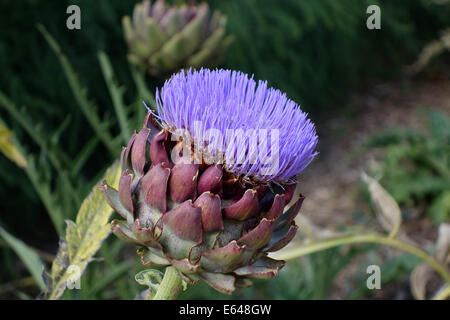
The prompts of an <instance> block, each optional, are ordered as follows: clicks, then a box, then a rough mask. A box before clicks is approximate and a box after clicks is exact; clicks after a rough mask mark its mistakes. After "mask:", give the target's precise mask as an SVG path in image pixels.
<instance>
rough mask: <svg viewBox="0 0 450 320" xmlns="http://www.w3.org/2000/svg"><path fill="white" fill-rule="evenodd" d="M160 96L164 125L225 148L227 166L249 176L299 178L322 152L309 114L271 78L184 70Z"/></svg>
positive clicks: (216, 148)
mask: <svg viewBox="0 0 450 320" xmlns="http://www.w3.org/2000/svg"><path fill="white" fill-rule="evenodd" d="M156 101H157V109H158V115H157V116H156V118H157V120H158V122H159V123H160V125H161V126H162V127H163V128H165V129H167V130H169V131H171V132H172V133H174V132H175V131H176V130H177V129H184V130H186V132H188V134H189V135H190V137H191V139H193V142H194V145H197V146H199V149H201V150H203V149H205V148H206V147H207V149H208V150H209V151H210V154H212V155H216V156H217V155H220V154H221V153H222V154H223V155H224V156H223V157H222V158H221V159H223V166H224V168H225V169H226V170H227V171H229V172H231V173H233V174H235V175H237V176H240V177H242V178H244V179H248V180H249V181H257V182H275V183H281V184H283V183H289V182H294V181H295V177H296V175H297V174H298V173H300V172H301V171H302V170H303V169H305V167H306V166H307V165H308V164H309V163H310V162H311V161H312V160H313V159H314V157H315V156H316V155H317V152H315V148H316V145H317V141H318V137H317V134H316V130H315V127H314V124H313V123H312V122H311V121H310V120H309V119H308V118H307V114H306V113H304V112H303V111H302V110H301V109H300V107H299V106H298V105H297V104H296V103H295V102H294V101H292V100H290V99H288V98H287V97H286V94H284V93H282V92H281V91H279V90H276V89H273V88H270V87H268V86H267V81H258V82H256V81H255V80H253V77H249V76H248V75H247V74H245V73H242V72H239V71H231V70H209V69H201V70H198V71H194V70H189V71H181V72H179V73H177V74H174V75H173V76H172V77H171V78H170V79H169V80H167V81H166V82H165V83H164V86H163V87H162V89H161V90H160V91H159V90H157V91H156ZM210 129H214V130H210ZM238 129H242V131H239V130H238ZM261 129H267V131H264V130H261ZM208 130H209V131H208ZM242 132H244V133H247V135H243V134H241V133H242ZM208 133H209V134H210V135H208ZM231 133H234V134H236V137H237V140H232V138H230V137H233V136H232V135H231ZM211 134H212V136H214V138H212V139H211V140H208V137H212V136H211ZM277 136H278V138H277ZM214 139H215V140H214ZM253 139H255V140H253ZM205 141H207V142H206V143H205ZM255 141H257V142H256V144H251V143H250V142H255ZM233 142H234V143H233ZM252 146H253V147H252ZM254 146H257V147H256V148H255V147H254ZM264 146H266V148H264ZM271 150H272V151H271ZM219 158H220V157H219Z"/></svg>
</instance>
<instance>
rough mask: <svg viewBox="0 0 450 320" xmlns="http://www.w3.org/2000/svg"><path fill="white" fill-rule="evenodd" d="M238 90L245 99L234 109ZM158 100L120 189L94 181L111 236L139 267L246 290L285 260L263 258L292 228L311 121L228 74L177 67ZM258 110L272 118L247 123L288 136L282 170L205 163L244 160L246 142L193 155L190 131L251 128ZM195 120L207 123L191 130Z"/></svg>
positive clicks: (310, 151)
mask: <svg viewBox="0 0 450 320" xmlns="http://www.w3.org/2000/svg"><path fill="white" fill-rule="evenodd" d="M158 10H159V9H158ZM211 88H214V90H215V91H214V92H215V93H217V94H214V93H213V92H211V91H210V90H211ZM242 88H247V91H245V100H241V102H240V103H236V101H238V100H237V99H238V98H237V97H238V95H239V94H241V93H242V92H244V90H243V89H242ZM208 90H209V91H208ZM219 93H220V94H219ZM265 99H266V100H265ZM156 101H157V109H158V115H154V114H153V113H148V114H147V116H146V118H145V120H144V124H143V126H142V129H141V130H140V131H138V132H135V133H134V134H133V135H132V136H131V137H130V140H129V142H128V145H127V146H126V147H124V148H123V149H122V154H121V166H122V175H121V178H120V181H119V187H118V190H115V189H113V188H112V187H110V186H108V185H107V184H105V183H104V184H102V185H101V189H102V191H103V192H104V194H105V196H106V199H107V201H108V203H109V204H110V205H111V206H112V208H113V209H114V210H115V211H116V212H117V213H118V214H119V215H120V216H121V217H122V218H123V219H122V220H113V221H112V223H111V228H112V231H113V233H114V234H116V235H117V236H118V237H119V238H122V239H126V240H127V241H131V242H133V243H135V244H137V245H138V246H139V247H140V248H139V249H138V251H137V253H138V254H139V255H140V257H141V261H142V263H143V264H144V265H150V266H169V265H171V266H173V267H175V268H176V269H177V270H178V272H179V273H180V275H181V276H182V277H183V279H184V280H185V281H187V282H189V283H195V282H197V281H199V280H204V281H205V282H207V283H208V284H209V285H210V286H212V287H213V288H215V289H217V290H218V291H221V292H224V293H232V292H233V291H234V290H235V288H236V287H237V286H249V285H250V284H251V279H252V278H272V277H275V276H276V275H277V273H278V271H279V270H280V269H281V268H282V267H283V266H284V261H277V260H274V259H272V258H270V257H269V256H268V255H269V254H270V253H271V252H274V251H278V250H280V249H282V248H283V247H285V246H286V245H287V244H288V243H289V242H290V241H291V240H292V239H293V238H294V236H295V234H296V232H297V229H298V227H297V226H296V224H295V217H296V216H297V214H298V213H299V211H300V208H301V205H302V203H303V200H304V197H303V196H302V195H301V194H300V195H297V193H295V192H294V191H295V189H296V184H297V182H296V179H295V177H296V175H297V174H298V173H299V172H300V171H302V170H303V169H304V168H305V167H306V166H307V165H308V164H309V163H310V162H311V161H312V159H313V158H314V157H315V155H316V154H317V153H316V152H315V151H314V149H315V147H316V144H317V139H318V138H317V135H316V133H315V127H314V125H313V124H312V123H311V122H310V121H309V119H307V118H306V115H305V114H304V113H303V112H302V111H301V110H300V109H299V108H298V106H297V105H296V104H295V103H293V102H292V101H290V100H288V99H287V98H286V96H285V95H284V94H282V93H281V92H279V91H276V90H273V89H268V88H267V84H266V83H264V82H259V84H258V87H257V84H256V82H255V81H254V80H253V79H252V78H249V77H248V76H247V75H245V74H243V73H238V72H231V71H228V70H214V71H210V70H207V69H202V70H200V71H188V72H186V73H185V72H184V71H182V72H180V73H178V74H176V75H174V76H173V77H172V78H171V79H170V80H168V81H166V83H165V84H164V87H163V88H162V90H161V91H157V93H156ZM231 102H232V103H231ZM205 106H209V107H208V108H205ZM256 107H258V108H261V110H260V112H261V113H262V114H266V115H270V116H269V118H261V119H265V121H267V122H266V123H263V122H262V120H260V121H254V125H255V126H261V128H267V127H273V128H276V130H278V131H280V137H284V139H287V140H289V142H288V141H284V142H283V141H282V142H281V143H280V144H281V145H283V146H286V147H284V148H282V149H280V150H278V151H277V153H278V154H279V157H280V158H281V160H280V163H281V165H279V166H278V169H277V170H275V171H274V172H272V173H271V175H270V176H268V175H266V174H265V173H264V172H263V169H264V167H265V165H266V164H267V162H260V160H255V159H253V158H252V157H247V158H244V159H243V162H242V163H239V164H238V163H236V162H234V161H232V162H227V161H222V162H215V161H212V162H211V161H209V160H210V159H209V158H208V157H207V156H209V155H211V154H214V150H216V151H217V154H222V153H221V152H219V151H221V150H230V154H247V155H248V154H250V152H249V151H250V149H240V148H241V147H244V148H250V147H248V146H247V144H245V143H243V144H237V145H235V148H236V149H233V148H230V149H228V148H223V149H222V148H219V147H218V148H217V149H214V148H213V147H214V145H211V144H208V147H209V149H207V150H208V151H207V152H206V153H202V152H200V155H198V154H196V152H195V150H198V148H200V147H199V146H201V145H202V143H200V142H199V141H200V140H198V135H197V134H198V133H199V134H200V135H201V136H202V137H205V133H206V132H208V130H209V129H210V128H212V126H217V128H221V132H222V133H225V132H227V131H228V130H229V128H237V129H241V128H242V127H243V126H250V125H251V122H252V121H253V120H254V114H255V112H249V110H251V109H252V108H256ZM227 108H228V109H227ZM233 108H236V109H233ZM224 109H225V110H226V111H227V112H226V113H223V110H224ZM230 115H236V116H235V117H234V118H233V117H231V116H230ZM198 121H204V123H206V124H207V125H205V126H201V128H202V129H200V130H198V128H197V127H195V123H196V122H198ZM177 128H178V129H180V130H181V129H183V130H187V133H186V134H185V135H179V134H178V133H179V131H178V129H177ZM258 128H259V127H258ZM217 130H218V129H217ZM217 130H216V131H217ZM264 130H266V129H264ZM264 130H263V131H264ZM218 131H220V130H218ZM266 131H267V130H266ZM184 132H186V131H184ZM216 133H217V132H216ZM219 133H220V132H219ZM202 139H203V138H202ZM273 145H276V144H275V143H273ZM200 149H201V148H200ZM219 149H220V150H219ZM205 150H206V149H203V151H205ZM239 150H241V151H239ZM264 150H266V152H267V149H265V148H264ZM274 150H275V149H274ZM238 151H239V152H238ZM270 152H271V153H273V154H275V151H270ZM205 154H206V155H207V156H205ZM224 155H225V159H229V158H228V157H227V155H226V154H224ZM208 159H209V160H208ZM263 159H266V158H265V157H263ZM255 161H256V162H255ZM261 161H262V160H261Z"/></svg>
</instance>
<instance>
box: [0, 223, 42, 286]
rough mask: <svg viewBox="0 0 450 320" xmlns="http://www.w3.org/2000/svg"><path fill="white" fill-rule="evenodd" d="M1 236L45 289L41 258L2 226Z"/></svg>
mask: <svg viewBox="0 0 450 320" xmlns="http://www.w3.org/2000/svg"><path fill="white" fill-rule="evenodd" d="M0 236H1V237H2V238H3V239H4V240H5V241H6V242H7V243H8V244H9V246H10V247H11V248H12V249H13V250H14V251H15V252H16V253H17V255H18V256H19V258H20V259H21V260H22V262H23V263H24V264H25V266H26V267H27V268H28V270H29V271H30V273H31V275H32V276H33V278H34V279H35V280H36V283H37V284H38V286H39V288H41V289H44V288H45V284H44V280H43V279H42V269H43V267H44V265H43V263H42V261H41V259H39V256H38V255H37V254H36V253H35V252H34V251H33V250H32V249H31V248H29V247H28V246H27V245H26V244H25V243H24V242H23V241H22V240H20V239H17V238H16V237H14V236H13V235H12V234H10V233H9V232H7V231H6V230H5V229H3V228H2V227H1V226H0Z"/></svg>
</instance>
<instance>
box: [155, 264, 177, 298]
mask: <svg viewBox="0 0 450 320" xmlns="http://www.w3.org/2000/svg"><path fill="white" fill-rule="evenodd" d="M182 287H183V284H182V280H181V277H180V274H179V273H178V270H177V269H175V267H172V266H170V267H167V268H166V272H165V273H164V278H163V280H162V281H161V284H160V285H159V288H158V291H157V292H156V294H155V296H154V297H153V300H175V299H176V297H177V296H178V294H179V293H180V291H181V288H182Z"/></svg>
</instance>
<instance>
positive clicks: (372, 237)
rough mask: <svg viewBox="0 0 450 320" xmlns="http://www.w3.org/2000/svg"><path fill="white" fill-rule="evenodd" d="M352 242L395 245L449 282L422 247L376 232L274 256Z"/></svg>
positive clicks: (290, 255) (449, 277)
mask: <svg viewBox="0 0 450 320" xmlns="http://www.w3.org/2000/svg"><path fill="white" fill-rule="evenodd" d="M352 243H378V244H383V245H387V246H390V247H395V248H397V249H400V250H403V251H406V252H408V253H411V254H413V255H415V256H417V257H419V258H421V259H422V260H423V261H425V262H426V263H427V264H428V265H429V266H430V267H432V268H433V269H434V270H435V271H436V272H437V273H438V274H439V275H440V276H441V277H442V278H443V279H444V280H445V281H446V282H447V283H450V274H449V273H448V272H447V270H446V269H445V268H444V267H443V266H442V265H441V264H440V263H439V262H438V261H436V260H435V259H434V258H433V257H432V256H430V255H429V254H428V253H426V252H425V251H423V250H422V249H419V248H417V247H415V246H412V245H410V244H408V243H405V242H402V241H400V240H397V239H393V238H389V237H384V236H381V235H378V234H372V233H370V234H357V235H351V236H345V237H339V238H333V239H328V240H325V241H320V242H316V243H312V244H309V245H306V246H302V247H299V248H293V249H290V250H286V251H285V252H283V253H281V254H278V255H276V258H277V259H283V260H289V259H294V258H298V257H301V256H304V255H307V254H310V253H314V252H317V251H321V250H325V249H329V248H333V247H337V246H340V245H345V244H352Z"/></svg>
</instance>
